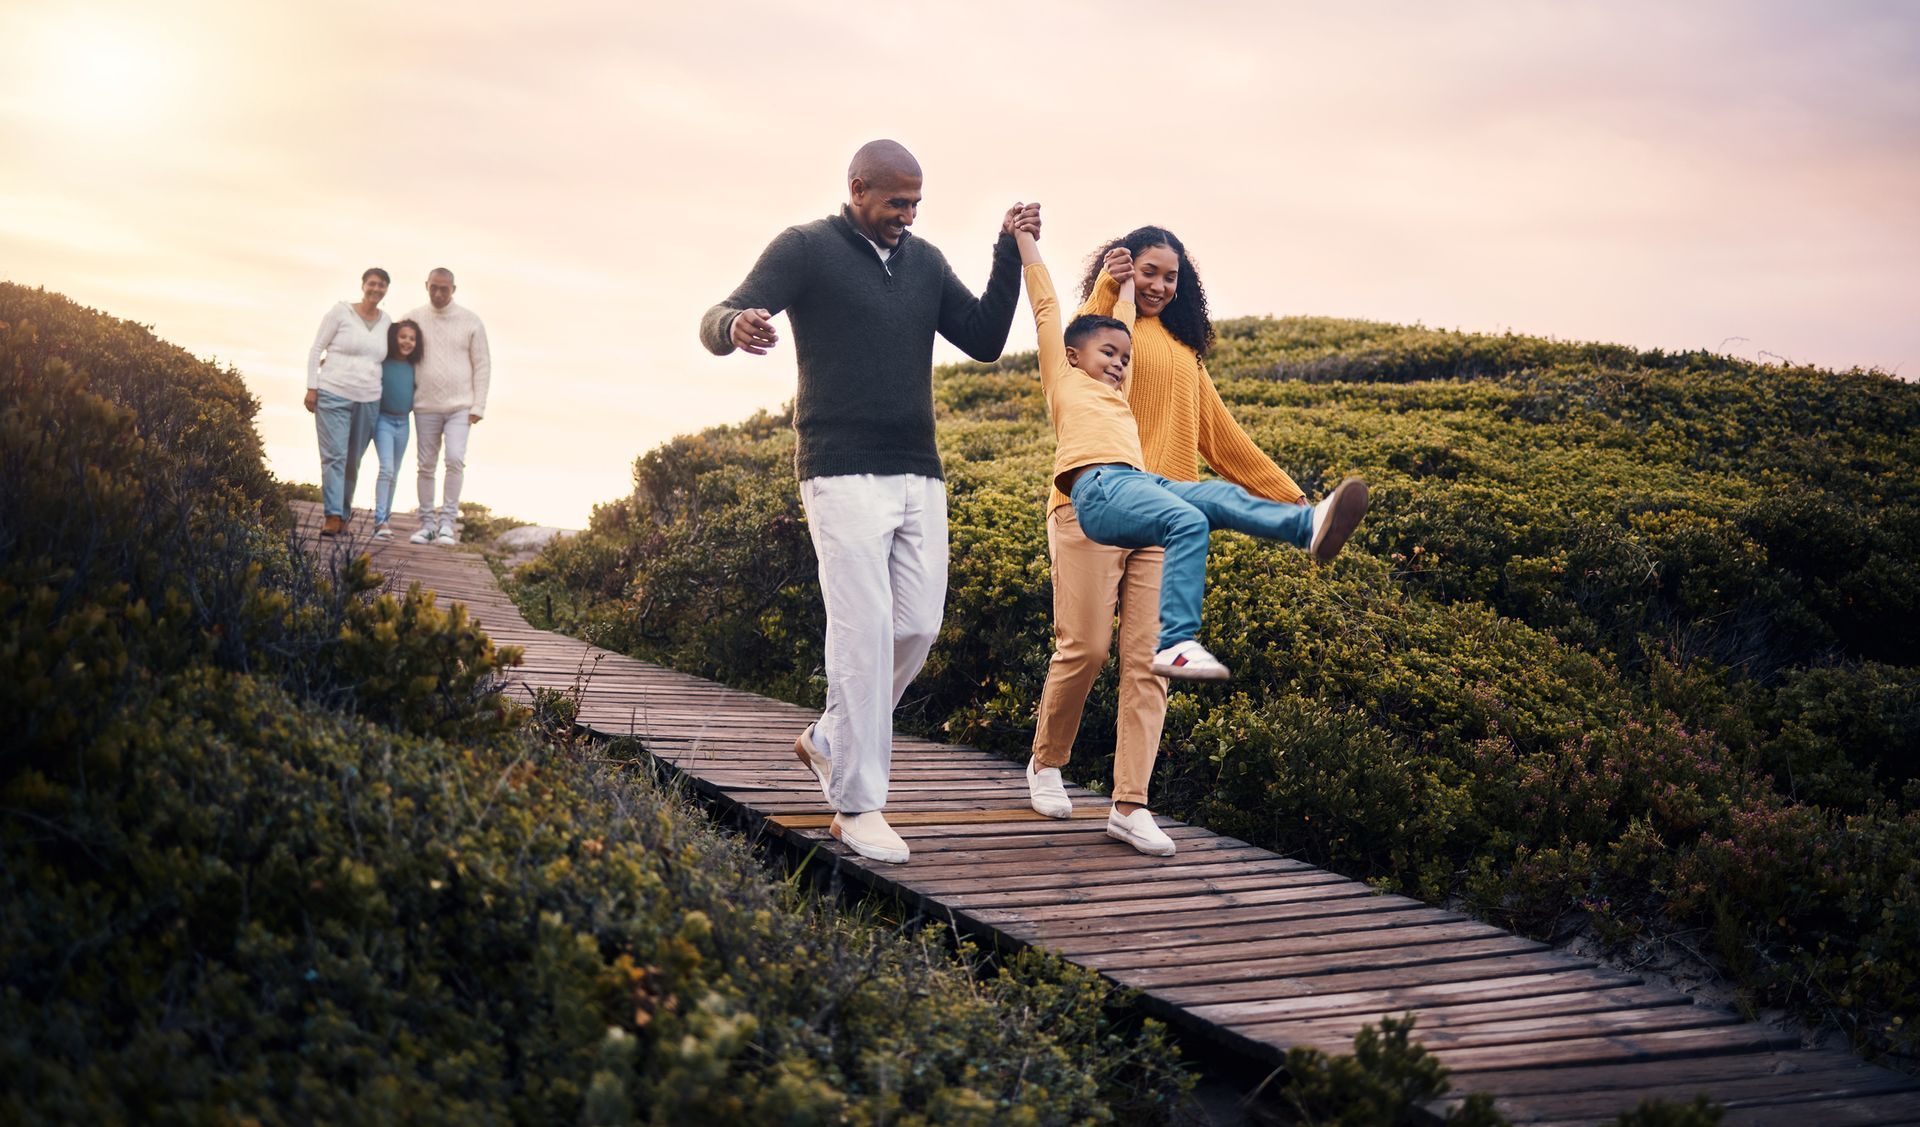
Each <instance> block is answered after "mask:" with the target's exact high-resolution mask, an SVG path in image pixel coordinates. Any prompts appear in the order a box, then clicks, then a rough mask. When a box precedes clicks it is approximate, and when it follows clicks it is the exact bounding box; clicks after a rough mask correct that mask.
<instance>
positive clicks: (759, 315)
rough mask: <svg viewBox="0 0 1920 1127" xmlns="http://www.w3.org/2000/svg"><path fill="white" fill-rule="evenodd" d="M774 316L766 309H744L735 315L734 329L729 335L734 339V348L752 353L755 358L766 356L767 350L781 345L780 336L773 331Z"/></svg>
mask: <svg viewBox="0 0 1920 1127" xmlns="http://www.w3.org/2000/svg"><path fill="white" fill-rule="evenodd" d="M772 318H773V314H771V313H769V312H767V311H766V310H764V309H742V310H741V311H740V312H738V313H736V314H734V315H733V328H732V329H731V330H729V333H728V335H729V336H731V337H732V338H733V346H734V347H735V348H737V349H740V350H741V351H742V352H751V353H753V354H754V355H755V356H765V355H766V354H767V349H769V348H772V347H773V346H774V345H776V344H779V343H780V334H779V333H776V332H774V331H773V319H772Z"/></svg>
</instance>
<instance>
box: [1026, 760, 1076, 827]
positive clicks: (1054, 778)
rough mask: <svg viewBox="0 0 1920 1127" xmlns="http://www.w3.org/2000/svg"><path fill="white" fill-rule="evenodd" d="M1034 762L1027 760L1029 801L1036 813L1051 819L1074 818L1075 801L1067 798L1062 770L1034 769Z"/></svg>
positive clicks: (1051, 768)
mask: <svg viewBox="0 0 1920 1127" xmlns="http://www.w3.org/2000/svg"><path fill="white" fill-rule="evenodd" d="M1033 764H1034V761H1033V760H1032V759H1031V758H1029V759H1028V760H1027V801H1028V802H1029V803H1031V804H1032V805H1033V809H1034V811H1035V812H1036V813H1040V814H1045V815H1046V816H1047V817H1049V818H1071V817H1073V799H1071V798H1068V797H1067V788H1066V786H1065V785H1064V784H1063V783H1062V782H1061V781H1060V768H1058V767H1042V768H1040V769H1039V770H1038V771H1036V770H1034V769H1033Z"/></svg>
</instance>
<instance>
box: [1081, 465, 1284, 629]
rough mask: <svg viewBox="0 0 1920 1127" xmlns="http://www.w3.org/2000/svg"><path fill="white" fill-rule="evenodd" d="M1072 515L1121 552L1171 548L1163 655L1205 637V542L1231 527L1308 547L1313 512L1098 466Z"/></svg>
mask: <svg viewBox="0 0 1920 1127" xmlns="http://www.w3.org/2000/svg"><path fill="white" fill-rule="evenodd" d="M1072 496H1073V511H1074V512H1075V513H1076V514H1077V515H1078V516H1079V518H1080V530H1081V531H1082V532H1085V533H1086V534H1087V538H1088V539H1090V540H1093V541H1095V542H1096V543H1100V544H1110V545H1112V546H1113V547H1116V548H1150V547H1153V546H1154V545H1156V544H1157V545H1161V546H1162V547H1164V548H1166V550H1167V551H1166V563H1165V564H1164V565H1163V566H1162V567H1161V571H1160V648H1161V649H1163V650H1164V649H1166V648H1167V647H1168V646H1171V645H1173V644H1174V643H1175V642H1184V641H1187V640H1188V639H1190V638H1194V637H1197V636H1198V635H1199V633H1200V599H1201V596H1202V595H1203V594H1204V593H1205V591H1206V586H1207V540H1208V535H1209V534H1210V533H1211V532H1212V531H1213V530H1214V529H1216V528H1228V529H1232V530H1233V531H1235V532H1245V533H1248V534H1250V535H1253V536H1261V537H1265V538H1266V539H1269V540H1284V541H1285V542H1287V543H1289V544H1292V545H1295V546H1296V547H1300V548H1304V547H1306V546H1307V545H1308V543H1309V542H1310V541H1311V539H1312V536H1313V508H1312V506H1310V505H1288V504H1283V503H1281V502H1279V501H1268V500H1265V499H1263V498H1260V497H1255V496H1254V495H1253V494H1251V493H1248V492H1247V491H1246V490H1244V489H1242V488H1240V487H1239V486H1237V485H1234V484H1233V483H1231V482H1226V481H1169V480H1168V479H1166V478H1164V477H1161V476H1160V475H1159V474H1150V473H1146V472H1144V471H1142V470H1136V469H1134V468H1133V467H1132V466H1123V465H1105V466H1093V467H1091V468H1089V469H1086V470H1083V471H1081V474H1080V476H1079V477H1078V478H1076V479H1075V480H1074V483H1073V495H1072Z"/></svg>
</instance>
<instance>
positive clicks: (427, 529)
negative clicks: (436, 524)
mask: <svg viewBox="0 0 1920 1127" xmlns="http://www.w3.org/2000/svg"><path fill="white" fill-rule="evenodd" d="M407 543H409V544H431V543H433V526H432V525H430V524H423V525H421V526H420V531H418V532H416V533H414V534H413V535H412V536H409V537H407Z"/></svg>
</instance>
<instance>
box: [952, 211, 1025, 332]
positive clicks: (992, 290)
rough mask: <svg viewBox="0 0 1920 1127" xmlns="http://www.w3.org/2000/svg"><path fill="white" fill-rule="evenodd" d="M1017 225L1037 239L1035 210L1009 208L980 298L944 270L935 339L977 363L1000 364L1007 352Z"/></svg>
mask: <svg viewBox="0 0 1920 1127" xmlns="http://www.w3.org/2000/svg"><path fill="white" fill-rule="evenodd" d="M1016 221H1021V222H1026V223H1028V224H1030V226H1031V229H1032V231H1033V234H1034V236H1035V237H1036V238H1037V237H1038V236H1039V233H1040V205H1039V204H1014V205H1013V206H1012V207H1011V208H1009V209H1007V215H1006V218H1005V219H1004V220H1003V221H1002V222H1001V225H1000V239H999V241H998V242H996V243H994V245H993V273H991V274H990V275H988V277H987V288H986V289H985V290H984V291H982V292H981V294H980V296H979V297H977V298H976V297H974V296H973V294H972V293H971V292H970V291H969V290H968V289H967V287H966V286H965V285H963V284H962V283H961V281H960V279H959V278H957V277H955V276H954V273H953V268H952V267H948V268H947V276H946V280H945V281H944V283H943V288H942V290H941V294H940V335H941V336H943V337H946V338H947V339H948V340H949V341H952V342H953V344H954V345H955V346H956V347H958V348H959V349H960V351H962V352H964V353H966V354H967V355H968V356H971V357H973V358H974V359H975V360H979V361H981V362H982V363H986V362H989V361H993V360H997V359H999V358H1000V350H1001V349H1003V348H1005V347H1006V346H1007V332H1008V331H1009V330H1011V329H1012V328H1013V310H1014V307H1015V306H1016V305H1018V304H1019V303H1020V251H1019V248H1018V247H1016V246H1015V245H1014V242H1013V227H1014V223H1015V222H1016Z"/></svg>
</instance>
